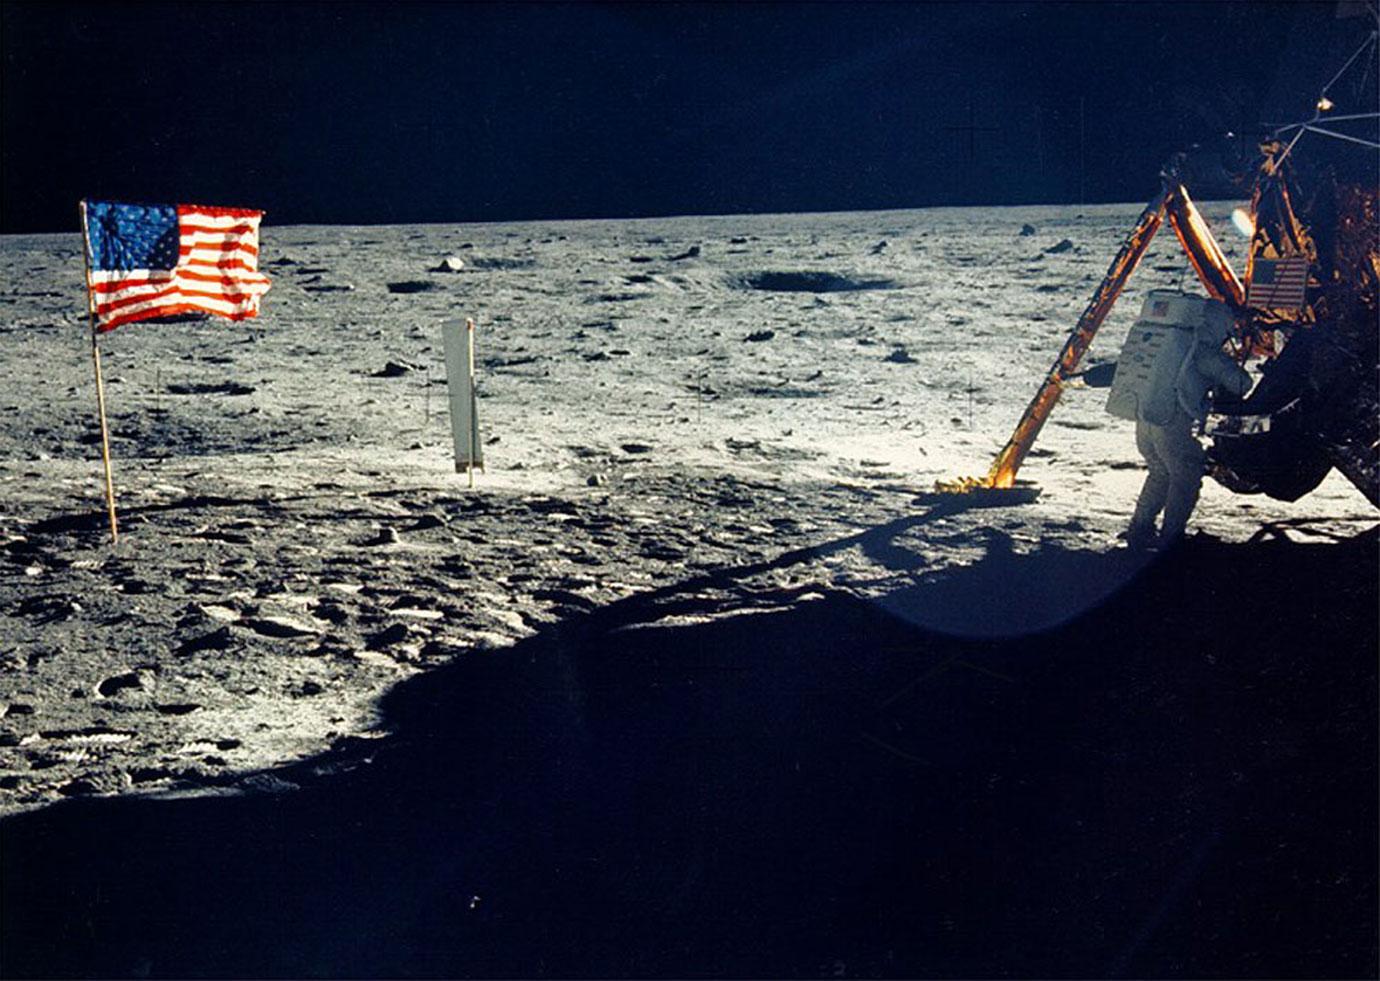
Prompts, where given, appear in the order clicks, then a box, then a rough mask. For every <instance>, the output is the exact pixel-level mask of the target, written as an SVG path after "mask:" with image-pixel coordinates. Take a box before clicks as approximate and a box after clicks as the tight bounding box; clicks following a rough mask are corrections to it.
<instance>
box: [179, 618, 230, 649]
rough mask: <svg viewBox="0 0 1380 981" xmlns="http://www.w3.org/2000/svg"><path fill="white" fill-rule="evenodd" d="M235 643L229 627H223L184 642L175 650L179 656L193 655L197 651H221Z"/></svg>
mask: <svg viewBox="0 0 1380 981" xmlns="http://www.w3.org/2000/svg"><path fill="white" fill-rule="evenodd" d="M234 641H235V638H234V635H233V634H232V633H231V632H230V627H229V626H228V625H227V626H224V627H220V628H219V629H216V630H212V631H211V632H210V633H209V634H202V635H201V636H200V637H193V638H192V639H191V640H188V641H184V642H183V643H182V645H181V646H180V647H178V649H177V653H179V654H195V653H196V652H197V651H223V650H225V649H226V648H228V647H229V646H230V645H231V644H233V643H234Z"/></svg>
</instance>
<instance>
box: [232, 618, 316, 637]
mask: <svg viewBox="0 0 1380 981" xmlns="http://www.w3.org/2000/svg"><path fill="white" fill-rule="evenodd" d="M244 625H245V626H246V627H248V628H249V629H250V630H252V631H254V632H255V633H256V634H261V635H263V636H264V637H283V638H289V637H313V636H315V635H316V634H318V633H320V631H319V630H317V629H316V627H314V626H313V625H312V624H310V623H307V622H305V621H303V620H295V619H293V618H291V617H284V616H266V617H255V618H253V619H248V620H245V621H244Z"/></svg>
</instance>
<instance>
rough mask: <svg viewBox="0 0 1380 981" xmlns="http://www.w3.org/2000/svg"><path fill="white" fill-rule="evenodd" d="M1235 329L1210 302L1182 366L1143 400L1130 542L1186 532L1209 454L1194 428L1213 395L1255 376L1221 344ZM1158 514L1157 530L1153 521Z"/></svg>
mask: <svg viewBox="0 0 1380 981" xmlns="http://www.w3.org/2000/svg"><path fill="white" fill-rule="evenodd" d="M1231 330H1232V315H1231V311H1230V310H1229V309H1228V308H1227V306H1226V305H1225V304H1222V303H1219V302H1209V303H1207V304H1206V305H1205V306H1204V309H1203V319H1202V322H1201V323H1200V324H1199V325H1198V326H1197V327H1196V328H1195V329H1194V337H1193V343H1192V344H1191V345H1189V346H1188V347H1189V349H1188V351H1187V353H1186V354H1185V356H1184V357H1183V359H1182V360H1181V361H1180V362H1179V364H1178V370H1177V371H1170V370H1162V371H1160V372H1159V373H1158V375H1159V377H1156V378H1154V379H1152V383H1151V385H1150V386H1149V391H1148V392H1147V393H1146V397H1145V399H1144V400H1143V401H1141V403H1140V405H1139V408H1138V411H1137V413H1136V448H1137V449H1138V450H1140V454H1141V456H1143V457H1144V458H1145V463H1146V465H1147V466H1148V467H1149V468H1150V473H1149V474H1148V475H1147V476H1146V478H1145V484H1144V485H1143V486H1142V487H1141V491H1140V497H1139V498H1138V499H1137V501H1136V510H1135V513H1134V514H1133V515H1132V516H1131V524H1130V527H1129V528H1128V529H1127V531H1126V536H1125V537H1126V540H1127V543H1128V544H1129V545H1130V546H1131V547H1133V548H1147V547H1155V546H1156V545H1157V544H1158V545H1160V546H1168V545H1172V544H1173V543H1174V542H1175V541H1177V540H1178V539H1179V538H1180V537H1181V536H1182V535H1183V533H1184V527H1185V526H1186V525H1187V524H1188V519H1189V516H1190V515H1191V514H1192V513H1193V508H1194V506H1195V505H1196V504H1197V503H1198V493H1199V490H1200V489H1201V487H1202V483H1203V472H1204V465H1205V460H1206V458H1205V455H1204V453H1203V447H1202V444H1200V443H1199V442H1198V438H1197V437H1196V436H1195V435H1194V432H1193V429H1194V426H1195V424H1198V423H1201V422H1203V421H1205V420H1206V419H1207V414H1208V410H1209V408H1210V406H1211V397H1214V396H1215V397H1216V398H1218V399H1240V398H1242V397H1243V396H1244V395H1245V394H1246V393H1247V392H1248V391H1250V388H1251V377H1250V375H1248V374H1246V372H1245V371H1243V370H1242V369H1241V367H1240V366H1239V365H1238V364H1237V363H1236V362H1235V361H1234V360H1232V358H1231V357H1229V356H1228V355H1227V354H1226V353H1225V352H1224V351H1223V350H1222V345H1223V343H1224V342H1225V341H1226V340H1227V338H1228V337H1229V336H1230V335H1231ZM1167 367H1170V366H1167ZM1161 512H1163V518H1162V520H1161V523H1160V528H1159V531H1158V535H1157V533H1156V530H1155V519H1156V518H1157V517H1159V516H1160V514H1161Z"/></svg>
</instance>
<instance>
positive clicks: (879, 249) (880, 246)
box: [870, 239, 886, 255]
mask: <svg viewBox="0 0 1380 981" xmlns="http://www.w3.org/2000/svg"><path fill="white" fill-rule="evenodd" d="M870 251H871V253H872V254H873V255H881V254H882V253H883V252H884V251H886V239H882V240H881V241H880V242H878V243H877V244H876V245H874V246H872V248H871V250H870Z"/></svg>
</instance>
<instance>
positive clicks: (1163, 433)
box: [1155, 423, 1206, 543]
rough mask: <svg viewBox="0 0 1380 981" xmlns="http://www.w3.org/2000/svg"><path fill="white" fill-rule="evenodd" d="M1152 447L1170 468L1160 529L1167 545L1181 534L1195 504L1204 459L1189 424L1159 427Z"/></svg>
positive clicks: (1201, 483)
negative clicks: (1167, 490)
mask: <svg viewBox="0 0 1380 981" xmlns="http://www.w3.org/2000/svg"><path fill="white" fill-rule="evenodd" d="M1155 446H1156V449H1157V450H1158V451H1159V453H1160V456H1161V457H1162V458H1163V459H1164V461H1165V464H1166V465H1167V466H1168V468H1169V493H1168V495H1167V497H1166V499H1165V503H1164V521H1163V523H1162V526H1161V528H1160V538H1161V540H1163V541H1164V542H1166V543H1167V542H1171V541H1173V540H1175V539H1177V538H1178V537H1179V536H1181V535H1182V534H1183V533H1184V528H1185V526H1186V525H1187V524H1188V518H1189V515H1191V514H1192V513H1193V508H1194V507H1195V506H1196V505H1197V503H1198V492H1199V491H1200V490H1201V489H1202V486H1203V470H1204V464H1205V461H1206V456H1205V454H1204V453H1203V447H1202V444H1201V443H1199V442H1198V440H1197V439H1196V438H1194V436H1193V429H1192V423H1188V424H1186V425H1179V426H1162V427H1159V431H1158V432H1157V433H1156V434H1155Z"/></svg>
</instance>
